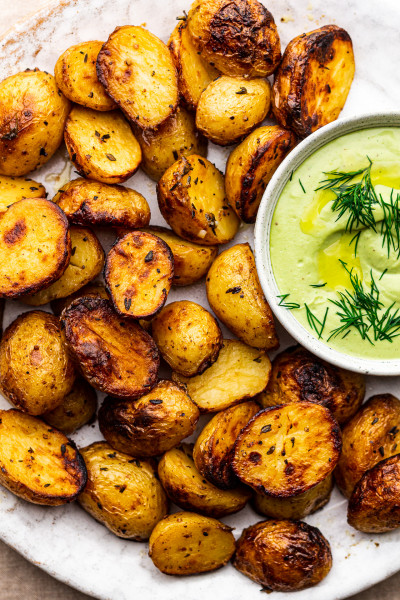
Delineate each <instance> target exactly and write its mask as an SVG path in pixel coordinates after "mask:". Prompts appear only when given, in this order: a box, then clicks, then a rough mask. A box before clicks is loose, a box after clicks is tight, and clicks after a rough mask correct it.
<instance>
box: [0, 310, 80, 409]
mask: <svg viewBox="0 0 400 600" xmlns="http://www.w3.org/2000/svg"><path fill="white" fill-rule="evenodd" d="M75 376H76V373H75V369H74V366H73V363H72V361H71V358H70V357H69V355H68V352H67V348H66V344H65V336H64V332H63V331H62V330H61V326H60V321H59V320H58V319H57V317H55V316H54V315H51V314H49V313H46V312H42V311H31V312H27V313H23V314H21V315H19V317H17V318H16V319H15V321H13V322H12V323H11V324H10V325H9V326H8V327H7V329H6V330H5V332H4V335H3V337H2V339H1V342H0V388H1V391H2V394H3V395H4V396H5V397H6V398H7V400H9V401H10V402H11V403H12V404H14V406H16V407H17V408H20V409H21V410H22V411H24V412H27V413H29V414H31V415H41V414H43V413H45V412H48V411H49V410H53V408H56V406H58V405H59V404H61V403H62V401H63V399H64V397H65V396H66V394H68V392H70V390H71V389H72V386H73V383H74V381H75Z"/></svg>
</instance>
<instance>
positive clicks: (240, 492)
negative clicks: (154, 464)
mask: <svg viewBox="0 0 400 600" xmlns="http://www.w3.org/2000/svg"><path fill="white" fill-rule="evenodd" d="M158 475H159V477H160V481H161V483H162V485H163V488H164V490H165V491H166V493H167V496H168V497H169V498H170V499H171V500H172V502H173V503H174V504H177V505H178V506H180V507H181V508H184V509H185V510H194V511H196V512H198V513H200V514H203V515H207V516H210V517H216V518H219V517H223V516H225V515H230V514H232V513H235V512H238V511H239V510H242V508H244V506H245V505H246V503H247V501H248V500H249V498H250V496H251V490H248V489H245V488H237V489H235V490H220V489H219V488H217V487H215V486H214V485H213V484H212V483H210V482H209V481H206V480H205V479H204V477H203V476H202V475H201V474H200V473H199V472H198V470H197V469H196V467H195V464H194V462H193V458H192V444H182V445H181V446H179V447H178V448H173V449H172V450H168V452H166V453H165V454H164V455H163V457H162V458H161V460H160V462H159V463H158Z"/></svg>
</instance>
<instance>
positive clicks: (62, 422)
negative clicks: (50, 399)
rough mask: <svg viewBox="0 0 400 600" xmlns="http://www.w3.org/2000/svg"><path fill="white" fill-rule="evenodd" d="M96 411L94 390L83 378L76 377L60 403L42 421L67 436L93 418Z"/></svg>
mask: <svg viewBox="0 0 400 600" xmlns="http://www.w3.org/2000/svg"><path fill="white" fill-rule="evenodd" d="M96 409H97V395H96V392H95V390H94V389H93V388H92V387H91V386H90V385H89V384H88V382H87V381H86V380H85V379H83V377H78V378H77V379H76V380H75V382H74V385H73V386H72V389H71V391H70V392H68V394H66V396H65V397H64V399H63V401H62V403H61V404H59V405H58V406H57V407H56V408H55V409H53V410H52V411H50V412H47V413H44V415H42V419H43V420H44V421H46V423H48V424H49V425H51V426H52V427H55V428H56V429H59V430H60V431H62V432H63V433H65V434H66V435H69V434H70V433H74V431H76V430H77V429H80V427H83V426H84V425H86V423H89V422H90V421H91V419H93V417H94V416H95V414H96Z"/></svg>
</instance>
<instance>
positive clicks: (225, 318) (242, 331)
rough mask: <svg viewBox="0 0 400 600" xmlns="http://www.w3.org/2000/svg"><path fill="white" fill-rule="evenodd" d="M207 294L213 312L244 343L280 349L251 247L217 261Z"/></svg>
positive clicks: (239, 246) (230, 250)
mask: <svg viewBox="0 0 400 600" xmlns="http://www.w3.org/2000/svg"><path fill="white" fill-rule="evenodd" d="M206 290H207V298H208V302H209V303H210V306H211V308H212V310H213V311H214V312H215V314H216V315H217V317H218V318H219V319H220V320H221V321H222V322H223V323H224V325H226V326H227V327H228V328H229V329H230V330H231V331H232V333H234V334H235V335H236V336H237V337H238V338H239V339H240V340H242V341H243V342H245V343H246V344H248V345H249V346H253V347H255V348H264V349H266V350H276V348H278V346H279V340H278V336H277V333H276V330H275V323H274V318H273V316H272V312H271V309H270V307H269V305H268V302H267V301H266V299H265V296H264V293H263V291H262V288H261V285H260V282H259V279H258V275H257V269H256V263H255V261H254V256H253V252H252V251H251V248H250V246H249V244H236V245H235V246H232V247H231V248H228V249H227V250H224V252H222V253H221V254H220V255H219V256H218V257H217V258H216V259H215V261H214V262H213V264H212V265H211V268H210V270H209V271H208V275H207V280H206Z"/></svg>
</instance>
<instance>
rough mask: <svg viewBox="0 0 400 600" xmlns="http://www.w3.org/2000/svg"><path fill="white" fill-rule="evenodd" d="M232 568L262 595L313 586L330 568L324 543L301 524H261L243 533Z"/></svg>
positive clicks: (329, 557) (311, 528) (286, 522)
mask: <svg viewBox="0 0 400 600" xmlns="http://www.w3.org/2000/svg"><path fill="white" fill-rule="evenodd" d="M233 566H234V567H235V568H236V569H238V571H240V572H241V573H243V575H247V577H250V579H252V580H253V581H255V582H256V583H258V584H260V585H262V586H263V588H264V589H265V590H266V591H275V592H294V591H298V590H304V589H306V588H309V587H312V586H313V585H317V584H318V583H319V582H320V581H322V579H324V577H326V576H327V575H328V573H329V571H330V570H331V567H332V554H331V549H330V545H329V542H328V540H327V539H326V538H325V537H324V536H323V535H322V533H321V532H320V530H319V529H317V528H316V527H312V526H311V525H308V524H307V523H302V522H301V521H297V522H296V521H286V520H283V521H275V520H269V521H261V522H260V523H256V524H255V525H252V526H251V527H248V528H247V529H245V530H244V531H243V533H242V535H241V537H240V538H239V540H238V542H237V546H236V554H235V556H234V561H233Z"/></svg>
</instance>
